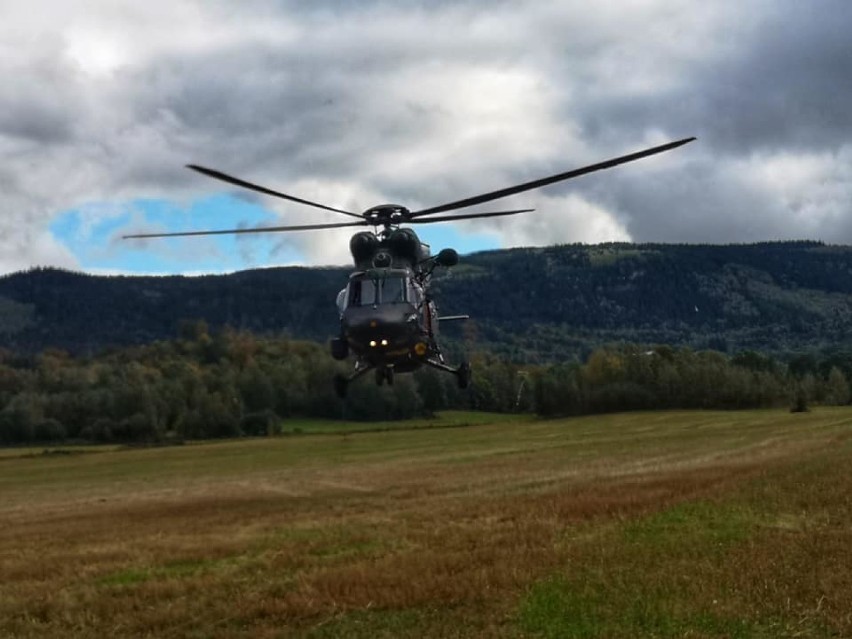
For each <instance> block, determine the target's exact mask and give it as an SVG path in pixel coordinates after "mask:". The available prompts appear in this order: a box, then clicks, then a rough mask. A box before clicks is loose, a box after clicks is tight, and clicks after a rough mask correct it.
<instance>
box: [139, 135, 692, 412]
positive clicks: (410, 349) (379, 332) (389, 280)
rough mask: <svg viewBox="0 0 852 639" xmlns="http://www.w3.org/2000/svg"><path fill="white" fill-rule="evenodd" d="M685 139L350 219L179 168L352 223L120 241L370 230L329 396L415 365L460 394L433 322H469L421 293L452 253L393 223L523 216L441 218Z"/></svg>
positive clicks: (460, 370) (362, 243) (460, 369)
mask: <svg viewBox="0 0 852 639" xmlns="http://www.w3.org/2000/svg"><path fill="white" fill-rule="evenodd" d="M693 140H695V138H694V137H689V138H683V139H680V140H675V141H673V142H669V143H667V144H662V145H659V146H654V147H651V148H647V149H644V150H642V151H637V152H634V153H630V154H628V155H622V156H619V157H616V158H612V159H609V160H605V161H603V162H598V163H596V164H591V165H588V166H584V167H581V168H578V169H572V170H569V171H565V172H563V173H557V174H555V175H551V176H549V177H545V178H540V179H538V180H532V181H529V182H524V183H522V184H517V185H515V186H510V187H506V188H503V189H498V190H496V191H489V192H488V193H482V194H480V195H474V196H471V197H467V198H464V199H461V200H456V201H453V202H448V203H446V204H440V205H438V206H432V207H429V208H425V209H419V210H415V211H411V210H409V209H408V208H406V207H405V206H402V205H400V204H380V205H377V206H373V207H370V208H368V209H367V210H366V211H364V212H362V213H355V212H353V211H346V210H343V209H339V208H335V207H332V206H327V205H325V204H321V203H318V202H313V201H311V200H306V199H302V198H299V197H296V196H293V195H288V194H287V193H282V192H280V191H276V190H273V189H269V188H266V187H264V186H260V185H258V184H254V183H252V182H247V181H246V180H242V179H240V178H237V177H234V176H231V175H228V174H226V173H222V172H220V171H217V170H214V169H210V168H206V167H203V166H199V165H197V164H188V165H187V168H189V169H192V170H194V171H197V172H198V173H201V174H203V175H206V176H208V177H211V178H214V179H217V180H221V181H223V182H227V183H229V184H233V185H235V186H239V187H242V188H246V189H250V190H252V191H256V192H259V193H263V194H265V195H270V196H273V197H277V198H282V199H284V200H288V201H290V202H295V203H298V204H303V205H306V206H312V207H314V208H318V209H322V210H325V211H330V212H333V213H337V214H340V215H345V216H348V217H351V218H355V219H356V220H357V221H351V222H332V223H325V224H303V225H290V226H268V227H259V228H239V229H225V230H213V231H210V230H199V231H183V232H176V233H138V234H132V235H124V236H123V238H124V239H141V238H160V237H187V236H190V237H191V236H204V235H232V234H248V233H280V232H291V231H316V230H323V229H332V228H342V227H358V226H370V227H373V230H372V231H361V232H358V233H355V234H354V235H353V236H352V238H351V240H350V242H349V250H350V253H351V255H352V259H353V262H354V266H355V270H354V271H353V272H352V273H351V274H350V275H349V279H348V282H347V283H346V286H345V288H343V289H342V290H341V291H340V292H339V293H338V295H337V310H338V314H339V319H340V333H339V335H338V336H337V337H335V338H333V339H332V340H331V342H330V350H331V356H332V357H333V358H334V359H337V360H345V359H347V358H348V357H349V355H350V354H352V355H354V359H355V363H354V369H353V370H352V372H350V373H349V374H348V375H336V376H335V377H334V389H335V392H336V394H337V395H338V396H339V397H341V398H343V397H345V396H346V393H347V388H348V386H349V384H350V383H351V382H353V381H355V380H356V379H358V378H359V377H361V376H363V375H365V374H366V373H368V372H370V371H371V370H372V371H375V380H376V384H378V385H379V386H381V385H382V384H384V383H385V382H387V384H388V385H392V384H393V381H394V374H395V373H407V372H411V371H414V370H416V369H418V368H420V367H421V366H429V367H432V368H435V369H438V370H440V371H444V372H447V373H450V374H452V375H454V376H455V377H456V380H457V383H458V386H459V388H467V387H468V385H469V384H470V380H471V368H470V364H469V363H468V362H466V361H462V362H461V363H459V364H458V365H456V366H452V365H450V364H448V363H447V362H446V361H445V358H444V355H443V352H442V350H441V347H440V345H439V343H438V333H439V326H440V324H441V323H443V322H453V321H463V320H466V319H469V316H468V315H447V316H441V315H439V314H438V309H437V306H436V305H435V302H434V300H433V299H432V298H431V296H430V294H429V283H430V279H431V276H432V274H433V273H434V271H435V269H436V268H438V267H442V268H451V267H453V266H455V265H456V264H457V263H458V261H459V257H458V253H457V252H456V251H455V250H454V249H451V248H445V249H443V250H441V251H440V252H438V253H437V255H432V254H431V248H430V247H429V245H428V244H426V243H424V242H421V241H420V238H419V237H418V236H417V234H416V233H415V232H414V231H413V230H412V229H410V228H407V227H402V226H401V225H403V224H406V225H415V224H431V223H435V222H453V221H456V220H469V219H477V218H487V217H501V216H508V215H518V214H521V213H529V212H531V211H533V210H534V209H512V210H504V211H478V212H474V213H463V214H460V215H459V214H453V215H441V214H442V213H447V212H450V211H456V210H458V209H463V208H468V207H471V206H476V205H478V204H484V203H486V202H491V201H493V200H497V199H500V198H504V197H508V196H510V195H515V194H517V193H522V192H524V191H529V190H532V189H537V188H541V187H544V186H547V185H550V184H554V183H556V182H561V181H564V180H568V179H571V178H575V177H579V176H581V175H586V174H588V173H592V172H594V171H600V170H603V169H608V168H611V167H614V166H617V165H619V164H625V163H627V162H633V161H635V160H639V159H642V158H645V157H648V156H651V155H656V154H658V153H663V152H665V151H669V150H672V149H675V148H677V147H680V146H683V145H684V144H687V143H689V142H692V141H693Z"/></svg>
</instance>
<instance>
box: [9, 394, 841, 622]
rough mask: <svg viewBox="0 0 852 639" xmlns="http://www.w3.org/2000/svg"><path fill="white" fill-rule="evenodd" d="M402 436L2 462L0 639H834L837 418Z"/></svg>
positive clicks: (450, 426)
mask: <svg viewBox="0 0 852 639" xmlns="http://www.w3.org/2000/svg"><path fill="white" fill-rule="evenodd" d="M402 426H405V424H402V425H400V424H396V425H394V428H391V429H389V430H382V431H377V432H360V433H355V432H346V429H353V428H354V426H352V425H345V424H344V425H340V424H337V425H334V424H330V423H322V422H304V423H299V424H293V425H291V427H290V428H289V430H290V431H291V432H294V433H297V434H293V435H291V436H285V437H280V438H276V439H253V440H240V441H228V442H220V443H203V444H202V443H199V444H188V445H185V446H179V447H170V448H151V449H134V450H122V449H116V448H104V449H99V448H91V447H90V448H85V449H80V450H74V449H67V450H49V451H45V450H43V449H35V450H27V449H8V450H4V451H0V577H2V578H0V636H2V637H7V636H8V637H287V636H305V637H341V636H342V637H456V636H458V637H850V636H852V477H850V469H852V463H850V462H852V409H849V408H838V409H820V410H816V411H813V412H811V413H805V414H790V413H787V412H782V411H748V412H664V413H630V414H619V415H607V416H595V417H584V418H574V419H565V420H556V421H537V420H533V419H530V418H516V417H509V418H507V417H505V416H488V415H477V414H461V413H454V414H448V415H444V416H443V417H442V418H441V419H439V420H437V421H436V422H423V421H421V422H417V423H413V424H409V426H414V427H416V428H412V429H405V428H401V427H402ZM441 426H444V427H441ZM360 428H361V429H363V425H361V426H360ZM341 429H342V430H341Z"/></svg>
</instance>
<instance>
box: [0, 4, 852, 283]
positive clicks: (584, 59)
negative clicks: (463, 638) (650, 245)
mask: <svg viewBox="0 0 852 639" xmlns="http://www.w3.org/2000/svg"><path fill="white" fill-rule="evenodd" d="M0 17H2V20H0V80H2V91H0V202H2V210H0V231H2V232H1V233H0V242H2V251H0V272H2V273H8V272H11V271H16V270H20V269H25V268H29V267H32V266H37V265H42V266H47V265H52V266H61V267H65V268H71V269H76V270H85V271H89V272H140V273H194V272H211V271H230V270H235V269H240V268H250V267H256V266H265V265H273V264H294V263H299V264H344V263H347V262H348V251H347V244H348V237H349V235H350V232H349V230H348V229H342V230H333V231H325V232H318V233H290V234H279V235H265V236H253V237H243V238H237V239H234V238H218V239H210V238H204V239H192V238H189V239H179V240H178V239H176V240H156V241H155V240H149V241H144V242H140V241H135V242H131V241H126V240H120V239H119V237H120V235H122V234H123V233H129V232H152V231H177V230H192V229H199V228H214V229H215V228H233V227H246V226H259V225H275V224H309V223H323V222H345V221H347V220H349V218H345V217H342V216H339V215H335V214H334V213H327V212H324V211H320V210H317V209H313V208H309V207H304V206H300V205H297V204H293V203H289V202H286V201H282V200H276V199H273V198H270V197H266V196H262V195H255V194H252V193H250V192H246V191H242V192H241V191H240V190H239V189H237V188H233V187H229V186H228V185H227V184H223V183H220V182H217V181H215V180H211V179H210V178H208V177H205V176H202V175H199V174H197V173H194V172H192V171H189V170H187V169H186V168H184V165H185V164H187V163H196V164H201V165H204V166H210V167H213V168H216V169H219V170H221V171H224V172H227V173H230V174H233V175H237V176H240V177H242V178H244V179H247V180H250V181H253V182H256V183H260V184H263V185H266V186H269V187H271V188H274V189H277V190H281V191H285V192H287V193H291V194H294V195H297V196H300V197H303V198H307V199H311V200H316V201H319V202H323V203H325V204H328V205H330V206H334V207H338V208H343V209H346V210H354V211H359V212H360V211H362V210H364V209H366V208H368V207H370V206H372V205H375V204H378V203H383V202H398V203H401V204H404V205H406V206H408V207H409V208H411V209H416V208H424V207H428V206H433V205H437V204H441V203H444V202H447V201H451V200H456V199H460V198H462V197H466V196H470V195H474V194H477V193H479V192H482V191H490V190H494V189H497V188H500V187H504V186H508V185H511V184H515V183H517V182H522V181H526V180H530V179H534V178H538V177H542V176H546V175H550V174H553V173H558V172H562V171H565V170H568V169H571V168H575V167H579V166H582V165H584V164H590V163H593V162H597V161H600V160H604V159H607V158H609V157H613V156H618V155H622V154H625V153H629V152H632V151H636V150H640V149H642V148H645V147H648V146H654V145H656V144H660V143H663V142H666V141H669V140H674V139H678V138H683V137H687V136H693V135H694V136H697V137H698V140H697V141H696V142H693V143H692V144H690V145H687V146H685V147H681V148H679V149H677V150H675V151H671V152H669V153H666V154H663V155H659V156H656V157H653V158H649V159H644V160H641V161H639V162H636V163H633V164H628V165H624V166H621V167H617V168H614V169H610V170H607V171H603V172H601V173H597V174H594V175H589V176H585V177H581V178H578V179H576V180H572V181H569V182H565V183H564V184H561V185H556V186H551V187H547V188H545V189H542V190H539V191H531V192H528V193H525V194H520V195H517V196H514V197H512V198H508V199H506V200H504V201H501V202H497V203H492V204H491V205H490V206H488V209H489V210H494V209H499V208H527V207H534V208H536V211H535V212H534V213H529V214H525V215H522V216H516V217H514V218H500V219H489V220H486V221H473V222H464V223H462V222H457V223H453V224H449V225H445V224H435V225H427V226H423V227H419V228H418V232H421V231H422V232H421V236H422V237H424V238H426V239H428V240H429V241H430V242H431V243H432V244H433V247H434V248H441V247H443V246H445V245H451V246H455V247H456V248H458V249H460V251H462V252H465V251H473V250H478V249H482V248H497V247H509V246H540V245H547V244H553V243H570V242H589V243H593V242H605V241H635V242H713V243H716V242H753V241H762V240H780V239H817V240H823V241H826V242H829V243H836V244H847V243H849V244H852V46H850V42H852V35H850V34H852V3H850V2H849V1H848V0H813V1H810V2H803V1H798V0H718V1H714V2H701V1H698V0H689V1H687V0H621V1H616V0H612V1H606V0H602V1H601V2H596V3H590V2H588V1H586V0H583V1H580V0H576V1H574V0H554V1H548V2H545V1H536V2H533V1H527V2H524V1H520V0H515V1H511V2H497V1H495V2H486V1H483V0H475V1H473V0H471V1H469V2H451V1H441V2H438V1H431V2H428V1H421V2H413V1H412V2H405V1H394V2H391V1H385V2H382V1H370V0H361V1H358V2H354V1H347V0H337V1H331V0H327V1H323V0H318V1H313V2H296V1H292V2H288V1H284V0H247V1H245V2H232V1H225V0H221V1H220V0H147V1H146V2H138V1H136V0H133V1H130V0H54V1H49V0H0ZM494 204H496V205H497V206H495V205H494ZM465 212H467V211H465ZM349 221H351V220H349Z"/></svg>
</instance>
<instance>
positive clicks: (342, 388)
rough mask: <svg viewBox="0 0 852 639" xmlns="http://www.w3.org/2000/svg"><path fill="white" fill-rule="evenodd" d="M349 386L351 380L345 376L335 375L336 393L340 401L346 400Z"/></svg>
mask: <svg viewBox="0 0 852 639" xmlns="http://www.w3.org/2000/svg"><path fill="white" fill-rule="evenodd" d="M348 386H349V380H348V379H346V376H345V375H340V374H338V375H335V376H334V392H335V393H336V394H337V396H338V397H339V398H340V399H344V398H345V397H346V389H347V387H348Z"/></svg>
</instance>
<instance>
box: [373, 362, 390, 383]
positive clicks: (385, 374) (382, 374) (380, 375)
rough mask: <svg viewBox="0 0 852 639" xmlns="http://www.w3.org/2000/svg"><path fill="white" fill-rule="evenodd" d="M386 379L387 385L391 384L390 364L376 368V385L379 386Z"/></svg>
mask: <svg viewBox="0 0 852 639" xmlns="http://www.w3.org/2000/svg"><path fill="white" fill-rule="evenodd" d="M386 381H387V383H388V386H393V369H392V368H391V367H390V366H385V367H384V368H377V369H376V386H381V385H382V384H384V383H385V382H386Z"/></svg>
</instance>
